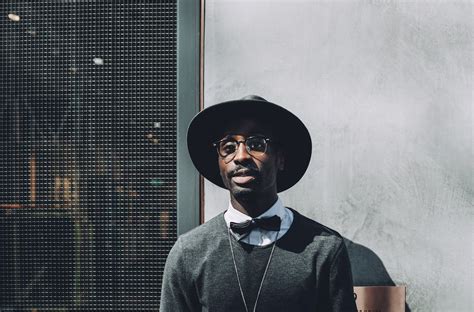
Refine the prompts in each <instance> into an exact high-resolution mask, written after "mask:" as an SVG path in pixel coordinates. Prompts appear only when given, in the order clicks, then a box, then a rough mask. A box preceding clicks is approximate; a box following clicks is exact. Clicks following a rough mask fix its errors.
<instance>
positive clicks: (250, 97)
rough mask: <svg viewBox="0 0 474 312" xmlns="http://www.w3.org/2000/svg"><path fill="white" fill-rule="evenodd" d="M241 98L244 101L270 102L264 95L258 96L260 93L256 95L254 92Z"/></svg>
mask: <svg viewBox="0 0 474 312" xmlns="http://www.w3.org/2000/svg"><path fill="white" fill-rule="evenodd" d="M240 100H242V101H263V102H268V101H267V100H265V99H264V98H263V97H261V96H258V95H254V94H250V95H247V96H244V97H243V98H241V99H240Z"/></svg>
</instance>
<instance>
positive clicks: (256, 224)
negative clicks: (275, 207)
mask: <svg viewBox="0 0 474 312" xmlns="http://www.w3.org/2000/svg"><path fill="white" fill-rule="evenodd" d="M280 224H281V219H280V217H279V216H273V217H269V218H258V219H252V220H247V221H244V222H240V223H237V222H231V223H230V229H231V230H232V232H234V233H236V234H239V235H240V236H241V237H240V238H243V237H245V236H247V235H248V234H249V233H250V231H252V230H253V229H255V228H261V229H262V230H266V231H279V230H280Z"/></svg>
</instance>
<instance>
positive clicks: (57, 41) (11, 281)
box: [0, 0, 177, 312]
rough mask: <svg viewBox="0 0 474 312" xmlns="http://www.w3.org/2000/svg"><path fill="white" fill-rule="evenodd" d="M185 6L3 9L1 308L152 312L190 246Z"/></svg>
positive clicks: (59, 4)
mask: <svg viewBox="0 0 474 312" xmlns="http://www.w3.org/2000/svg"><path fill="white" fill-rule="evenodd" d="M176 15H177V4H176V1H165V0H160V1H151V0H148V1H143V0H142V1H132V0H128V1H123V0H120V1H92V0H83V1H81V0H77V1H52V0H47V1H46V0H38V1H11V0H8V1H1V2H0V118H1V119H0V311H35V312H38V311H104V310H108V311H118V310H122V311H149V310H157V309H158V308H159V298H160V288H161V278H162V273H163V267H164V263H165V260H166V257H167V255H168V252H169V250H170V249H171V246H172V244H173V243H174V241H175V240H176V108H177V107H176V105H177V87H176V86H177V77H176V76H177V61H176V55H177V53H176V52H177V51H176V49H177V16H176Z"/></svg>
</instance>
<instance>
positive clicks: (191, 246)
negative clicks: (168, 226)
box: [176, 213, 227, 251]
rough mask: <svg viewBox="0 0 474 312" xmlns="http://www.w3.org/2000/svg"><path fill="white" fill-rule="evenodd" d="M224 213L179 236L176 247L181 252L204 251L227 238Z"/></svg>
mask: <svg viewBox="0 0 474 312" xmlns="http://www.w3.org/2000/svg"><path fill="white" fill-rule="evenodd" d="M226 229H227V227H226V225H225V221H224V213H220V214H219V215H217V216H215V217H214V218H212V219H211V220H209V221H207V222H205V223H203V224H201V225H200V226H198V227H196V228H194V229H192V230H190V231H188V232H186V233H184V234H182V235H180V236H179V238H178V241H177V242H176V245H179V248H180V249H181V250H183V251H204V250H205V249H206V248H209V247H212V246H215V245H216V242H218V241H219V240H222V239H225V238H227V236H226V233H227V232H226Z"/></svg>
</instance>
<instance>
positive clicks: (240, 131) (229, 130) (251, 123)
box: [221, 117, 274, 137]
mask: <svg viewBox="0 0 474 312" xmlns="http://www.w3.org/2000/svg"><path fill="white" fill-rule="evenodd" d="M273 133H274V131H273V129H272V127H271V126H270V125H269V124H268V123H265V122H263V121H261V120H258V119H255V118H252V117H242V118H238V119H234V120H232V121H230V122H229V123H228V124H227V125H226V127H225V128H224V131H223V132H222V133H221V135H222V136H226V135H230V134H236V135H243V136H250V135H256V134H260V135H265V136H268V137H272V135H273Z"/></svg>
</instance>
